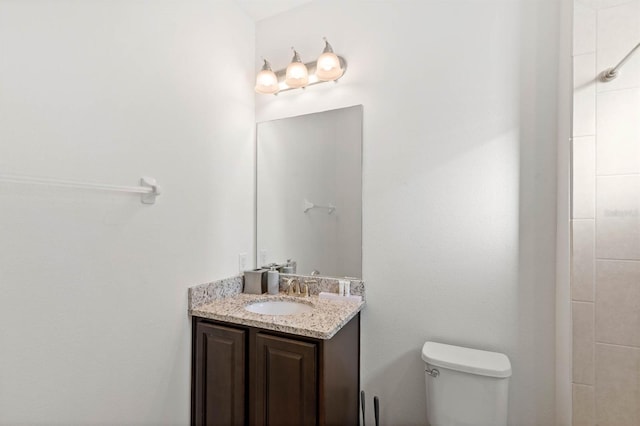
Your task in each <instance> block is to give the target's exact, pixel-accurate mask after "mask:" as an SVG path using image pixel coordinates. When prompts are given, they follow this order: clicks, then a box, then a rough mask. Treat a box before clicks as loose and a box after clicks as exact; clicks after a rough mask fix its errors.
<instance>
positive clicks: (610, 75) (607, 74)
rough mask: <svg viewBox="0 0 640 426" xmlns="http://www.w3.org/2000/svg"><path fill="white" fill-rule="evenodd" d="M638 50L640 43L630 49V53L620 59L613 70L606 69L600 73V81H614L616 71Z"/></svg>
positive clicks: (616, 74)
mask: <svg viewBox="0 0 640 426" xmlns="http://www.w3.org/2000/svg"><path fill="white" fill-rule="evenodd" d="M638 49H640V43H638V44H636V45H635V47H634V48H633V49H631V51H630V52H629V53H627V55H626V56H625V57H624V58H622V60H621V61H620V62H618V65H616V66H615V67H613V68H607V69H606V70H604V71H603V72H602V73H600V81H603V82H608V81H611V80H613V79H615V78H616V77H617V76H618V71H619V70H620V68H622V66H623V65H624V64H625V63H626V62H627V61H628V60H629V58H631V56H632V55H633V54H634V53H635V52H636V50H638Z"/></svg>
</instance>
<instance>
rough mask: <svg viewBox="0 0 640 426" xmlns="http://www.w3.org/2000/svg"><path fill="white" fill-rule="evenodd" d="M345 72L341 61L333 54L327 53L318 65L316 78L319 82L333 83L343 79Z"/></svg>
mask: <svg viewBox="0 0 640 426" xmlns="http://www.w3.org/2000/svg"><path fill="white" fill-rule="evenodd" d="M343 73H344V70H343V69H342V67H341V66H340V59H339V58H338V56H337V55H336V54H335V53H333V52H325V53H323V54H322V55H320V57H319V58H318V62H317V63H316V76H317V77H318V80H322V81H333V80H337V79H339V78H340V77H342V74H343Z"/></svg>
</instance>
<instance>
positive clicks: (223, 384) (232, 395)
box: [192, 322, 246, 426]
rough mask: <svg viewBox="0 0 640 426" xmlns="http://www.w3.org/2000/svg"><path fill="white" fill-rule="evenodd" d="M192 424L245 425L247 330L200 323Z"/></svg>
mask: <svg viewBox="0 0 640 426" xmlns="http://www.w3.org/2000/svg"><path fill="white" fill-rule="evenodd" d="M195 333H196V334H195V348H194V349H195V352H194V359H193V362H194V366H193V368H194V372H193V374H194V376H193V380H194V383H195V384H194V388H193V392H194V395H193V401H194V402H193V407H192V410H193V415H192V424H195V425H216V426H218V425H220V426H222V425H225V426H228V425H244V424H245V388H246V382H245V349H246V347H245V336H246V332H245V331H243V330H239V329H235V328H229V327H222V326H218V325H213V324H207V323H204V322H198V323H197V324H196V330H195Z"/></svg>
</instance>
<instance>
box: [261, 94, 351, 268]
mask: <svg viewBox="0 0 640 426" xmlns="http://www.w3.org/2000/svg"><path fill="white" fill-rule="evenodd" d="M256 140H257V148H256V149H257V163H256V164H257V214H256V230H257V244H256V250H257V259H258V264H259V266H263V265H264V264H267V263H272V262H273V263H278V264H282V263H284V262H285V261H286V260H287V259H293V260H294V261H296V263H297V271H296V272H297V273H298V274H303V275H310V274H311V272H312V271H314V270H315V271H319V272H320V274H322V275H323V276H335V277H345V276H348V277H361V276H362V105H358V106H353V107H349V108H342V109H337V110H332V111H325V112H320V113H316V114H309V115H303V116H299V117H292V118H285V119H282V120H274V121H267V122H264V123H259V124H258V129H257V138H256Z"/></svg>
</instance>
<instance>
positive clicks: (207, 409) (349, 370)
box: [189, 277, 364, 426]
mask: <svg viewBox="0 0 640 426" xmlns="http://www.w3.org/2000/svg"><path fill="white" fill-rule="evenodd" d="M316 280H317V281H319V283H318V287H321V288H318V287H315V286H314V287H312V296H310V297H293V296H286V295H284V294H283V293H281V294H279V295H274V296H269V295H266V294H265V295H255V294H244V293H240V292H239V290H240V289H241V288H242V279H241V277H237V278H232V279H228V280H223V281H220V282H217V283H211V284H207V285H202V286H198V287H193V288H191V289H190V293H189V298H190V300H189V303H190V310H189V312H190V314H191V315H192V319H193V321H192V324H193V329H192V332H193V335H192V378H191V424H193V425H278V426H280V425H292V426H293V425H296V426H302V425H357V424H358V400H359V389H360V379H359V373H360V310H361V309H362V308H363V306H364V302H363V301H360V302H349V301H344V302H343V301H335V300H327V299H322V298H319V297H318V296H317V294H318V290H320V289H323V290H327V289H328V290H331V288H332V287H331V286H333V285H334V283H333V282H330V281H337V280H328V279H318V278H317V277H316ZM359 283H360V284H358V285H356V286H355V287H356V290H362V291H363V290H364V287H363V284H362V282H361V281H360V282H359ZM328 286H329V288H328ZM274 303H275V304H281V305H282V304H285V305H286V304H290V305H302V306H303V307H304V308H306V309H304V310H301V311H300V312H299V313H295V314H288V315H284V314H281V315H271V314H266V313H257V312H255V309H253V308H254V307H257V306H260V305H266V306H268V305H269V304H274Z"/></svg>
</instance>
